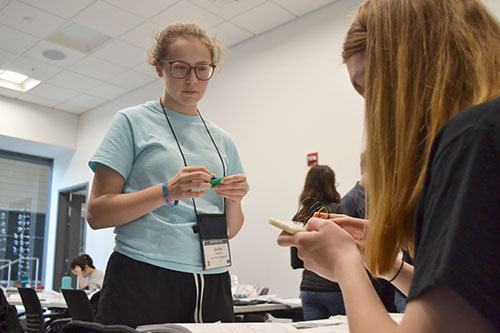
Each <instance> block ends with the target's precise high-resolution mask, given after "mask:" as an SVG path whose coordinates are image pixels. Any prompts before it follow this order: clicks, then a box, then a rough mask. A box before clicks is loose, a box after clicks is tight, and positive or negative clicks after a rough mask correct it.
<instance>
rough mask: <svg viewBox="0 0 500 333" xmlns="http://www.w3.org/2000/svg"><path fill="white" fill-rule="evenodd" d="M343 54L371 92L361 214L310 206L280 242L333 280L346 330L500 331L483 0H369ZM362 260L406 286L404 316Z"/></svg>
mask: <svg viewBox="0 0 500 333" xmlns="http://www.w3.org/2000/svg"><path fill="white" fill-rule="evenodd" d="M343 58H344V61H345V62H346V63H347V67H348V70H349V74H350V77H351V81H352V83H353V86H354V87H355V89H356V90H357V91H358V92H359V93H360V94H361V95H363V96H364V97H365V100H366V111H365V121H366V138H367V149H366V158H367V161H366V165H367V173H368V177H369V179H370V182H369V184H368V198H367V199H368V200H367V202H368V203H369V209H368V212H369V213H368V218H369V223H368V224H367V226H366V230H365V234H364V236H363V235H361V237H360V233H359V231H360V230H361V231H362V228H363V227H364V226H363V223H358V224H357V225H358V226H359V228H356V220H349V219H345V218H342V217H335V216H333V217H332V216H330V218H331V220H330V221H329V220H322V219H318V218H313V219H311V220H310V221H309V222H308V224H307V226H306V229H307V232H300V233H297V234H296V235H294V236H291V235H286V234H282V235H280V237H279V238H278V243H279V244H280V245H283V246H290V245H293V246H296V247H297V248H298V253H299V256H300V257H301V258H302V259H303V261H304V264H305V267H306V268H308V269H310V270H313V271H315V272H316V273H318V274H319V275H321V276H324V277H326V278H329V279H331V280H334V281H338V283H339V285H340V288H341V289H342V294H343V296H344V303H345V306H346V311H347V316H348V319H349V327H350V332H354V333H355V332H499V331H500V315H499V314H500V293H499V292H498V291H499V290H500V282H499V281H500V280H499V276H500V245H499V244H500V243H499V241H498V240H499V239H500V191H499V189H498V188H499V184H500V23H499V21H498V20H497V19H496V18H495V17H494V16H493V15H492V14H491V13H489V12H488V10H487V9H486V8H485V6H484V5H483V4H482V3H481V1H480V0H418V1H416V0H366V1H365V2H364V3H363V4H362V5H361V7H360V8H359V9H358V11H357V13H356V16H355V18H354V21H353V23H352V25H351V28H350V30H349V32H348V34H347V36H346V39H345V43H344V53H343ZM341 220H342V221H343V222H342V223H340V222H341ZM332 221H333V222H336V223H332ZM358 222H359V221H358ZM363 239H364V240H365V243H364V244H363ZM358 246H359V248H361V249H362V248H364V250H362V253H360V251H358ZM402 249H406V250H408V251H409V252H410V255H411V256H412V257H413V258H414V266H411V265H409V264H406V263H404V262H402V261H401V260H400V259H397V254H398V253H399V252H400V251H401V250H402ZM363 255H364V256H363ZM365 264H366V265H367V267H368V269H369V270H370V271H371V272H372V273H374V274H376V275H378V276H383V277H386V278H387V279H389V280H390V281H391V282H392V283H393V285H395V286H396V287H397V288H398V289H400V290H401V292H403V293H404V294H405V295H408V303H407V306H406V310H405V313H404V316H403V318H402V320H401V322H400V323H399V324H396V323H395V322H394V321H393V320H391V317H389V316H388V314H387V312H386V310H385V309H384V308H383V306H382V304H381V303H380V301H379V300H378V299H377V297H376V293H375V291H374V290H373V288H372V286H371V284H370V281H369V279H368V276H367V274H366V272H365V268H364V265H365Z"/></svg>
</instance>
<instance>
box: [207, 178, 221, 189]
mask: <svg viewBox="0 0 500 333" xmlns="http://www.w3.org/2000/svg"><path fill="white" fill-rule="evenodd" d="M222 179H224V177H220V178H214V179H212V180H211V181H210V185H212V187H211V188H214V187H215V186H217V185H220V181H221V180H222Z"/></svg>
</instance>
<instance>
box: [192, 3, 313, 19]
mask: <svg viewBox="0 0 500 333" xmlns="http://www.w3.org/2000/svg"><path fill="white" fill-rule="evenodd" d="M190 1H191V2H192V3H195V4H196V5H198V6H200V7H203V8H205V9H206V10H208V11H210V12H212V13H217V15H219V16H222V17H223V18H225V19H230V18H233V17H235V16H238V15H240V14H242V13H244V12H246V11H247V10H249V9H252V8H255V7H257V6H258V5H260V4H261V3H263V2H265V1H266V0H237V1H234V2H232V3H229V4H227V5H224V4H219V2H217V1H214V0H190ZM301 1H304V0H301ZM307 1H309V0H307Z"/></svg>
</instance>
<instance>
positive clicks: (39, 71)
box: [5, 57, 61, 81]
mask: <svg viewBox="0 0 500 333" xmlns="http://www.w3.org/2000/svg"><path fill="white" fill-rule="evenodd" d="M5 69H8V70H10V71H14V72H17V73H20V74H24V75H27V76H29V77H31V78H34V79H37V80H40V81H45V80H48V79H50V78H51V77H53V76H54V75H56V74H57V73H59V72H60V71H61V69H60V68H58V67H54V66H52V65H49V64H45V63H43V62H39V61H36V60H34V59H30V58H26V57H18V58H17V59H16V60H14V61H13V62H11V63H9V64H8V65H7V66H6V67H5Z"/></svg>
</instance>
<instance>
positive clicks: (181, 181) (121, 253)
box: [87, 24, 248, 327]
mask: <svg viewBox="0 0 500 333" xmlns="http://www.w3.org/2000/svg"><path fill="white" fill-rule="evenodd" d="M220 55H221V48H220V46H219V45H218V44H217V43H216V41H215V40H213V39H212V38H210V37H209V36H208V35H207V33H206V32H205V31H204V30H203V29H201V28H200V27H199V26H197V25H194V24H174V25H170V26H168V27H167V28H165V29H164V30H163V31H161V32H159V33H158V34H157V35H156V45H155V46H154V47H153V48H152V49H151V51H150V57H149V63H150V64H151V65H152V66H153V67H154V68H155V70H156V73H157V75H158V77H159V78H160V79H161V81H162V83H163V91H162V92H161V93H160V94H159V95H160V96H159V97H160V98H159V99H158V100H154V101H148V102H146V103H144V104H141V105H137V106H133V107H129V108H126V109H123V110H120V111H119V112H118V113H117V114H116V115H115V117H114V119H113V121H112V123H111V125H110V127H109V130H108V132H107V134H106V136H105V138H104V140H103V141H102V143H101V145H100V147H99V148H98V150H97V152H96V153H95V154H94V156H93V157H92V159H91V160H90V162H89V165H90V167H91V168H92V170H93V171H94V172H95V174H94V182H93V186H92V192H91V197H90V201H89V207H88V216H87V218H88V221H89V223H90V225H91V226H92V228H94V229H100V228H109V227H114V232H115V234H116V236H115V247H114V252H113V254H112V255H111V257H110V259H109V262H108V266H107V270H106V274H105V280H104V285H103V289H102V292H101V298H100V302H99V311H98V313H97V317H96V320H97V321H98V322H101V323H104V324H125V325H128V326H131V327H136V326H138V325H145V324H154V323H166V322H182V323H189V322H216V321H223V322H227V321H233V303H232V295H231V284H230V277H229V273H228V266H229V265H230V263H231V262H230V260H231V258H230V255H229V245H228V239H231V238H232V237H234V236H235V235H236V234H237V233H238V231H239V230H240V228H241V226H242V224H243V219H244V216H243V212H242V208H241V200H242V199H243V197H244V196H245V195H246V193H247V189H248V184H247V181H246V177H245V175H244V173H243V167H242V165H241V161H240V158H239V156H238V152H237V150H236V147H235V145H234V143H233V141H232V139H231V138H230V137H229V135H228V134H227V133H226V132H225V131H224V130H222V129H221V128H220V127H218V126H216V125H214V124H212V123H211V122H209V121H207V120H205V119H204V118H203V117H202V115H201V113H200V112H199V110H198V103H199V102H200V100H201V99H202V98H203V96H204V94H205V92H206V90H207V87H208V84H209V82H210V78H211V77H212V75H213V72H214V69H215V68H216V66H218V65H219V62H220ZM222 177H223V179H222V180H221V181H220V184H218V185H217V186H215V187H213V185H212V184H215V183H212V184H211V183H210V182H211V180H213V179H214V178H217V179H218V178H222ZM212 187H213V188H212ZM207 214H211V215H213V214H215V215H216V217H217V219H216V222H214V223H217V225H218V226H219V227H220V228H219V229H221V230H222V231H223V235H219V236H220V237H219V238H218V239H217V241H220V244H219V243H217V244H219V245H220V246H218V247H216V248H214V247H213V246H212V247H210V246H211V245H210V244H209V245H206V244H205V243H202V242H201V238H200V234H201V230H200V229H203V228H200V225H201V224H200V223H201V222H199V220H200V219H201V217H204V216H208V215H207ZM211 215H210V216H211ZM210 221H212V220H210ZM207 244H208V243H207ZM221 248H222V250H221ZM211 250H212V252H210V251H211ZM217 251H219V252H221V253H222V255H221V256H216V255H215V254H217V253H218V252H217ZM214 253H215V254H214ZM220 258H223V260H221V259H220ZM211 259H213V260H211ZM214 263H215V264H214Z"/></svg>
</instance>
